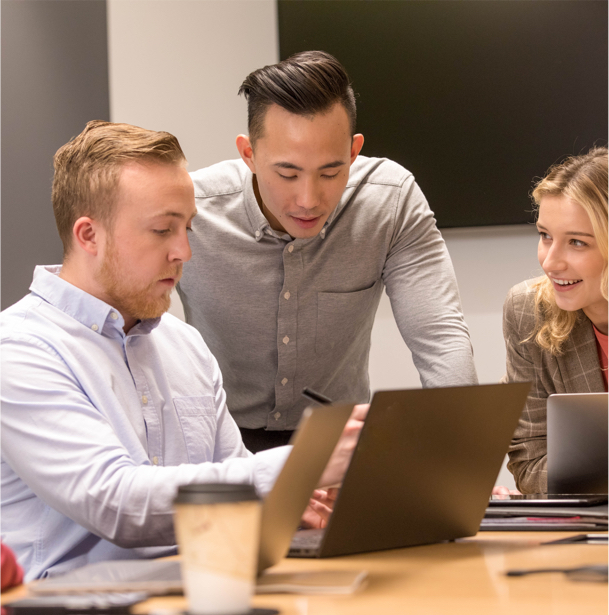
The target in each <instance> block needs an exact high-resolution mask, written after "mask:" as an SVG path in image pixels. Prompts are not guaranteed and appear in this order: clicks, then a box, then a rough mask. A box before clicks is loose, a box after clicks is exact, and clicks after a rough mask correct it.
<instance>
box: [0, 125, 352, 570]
mask: <svg viewBox="0 0 609 615" xmlns="http://www.w3.org/2000/svg"><path fill="white" fill-rule="evenodd" d="M54 163H55V175H54V180H53V197H52V200H53V209H54V213H55V218H56V221H57V228H58V230H59V234H60V236H61V239H62V242H63V245H64V260H63V265H62V266H50V267H37V268H36V270H35V272H34V280H33V283H32V285H31V287H30V290H31V292H30V294H29V295H27V296H26V297H24V298H23V299H22V300H21V301H19V302H18V303H16V304H15V305H13V306H11V307H10V308H8V309H7V310H5V311H4V312H2V317H1V326H2V414H1V418H2V485H1V486H2V492H1V493H2V537H3V540H4V541H5V542H6V543H7V544H8V545H9V546H10V547H11V548H12V549H13V550H14V551H15V553H16V554H17V557H18V559H19V563H20V564H21V566H22V567H23V568H24V570H25V572H26V581H29V580H31V579H34V578H38V577H40V576H46V575H48V574H58V573H60V572H63V571H66V570H69V569H71V568H75V567H77V566H82V565H84V564H87V563H91V562H96V561H101V560H108V559H123V558H134V557H154V556H158V555H165V554H169V553H171V552H172V551H173V550H174V546H173V545H175V536H174V531H173V520H172V500H173V497H174V495H175V492H176V489H177V487H178V486H180V485H185V484H189V483H202V482H203V483H204V482H224V481H225V482H233V483H236V482H238V483H249V484H253V485H255V486H256V488H257V490H258V491H259V493H261V494H262V495H264V494H265V493H267V492H268V491H269V490H270V488H271V487H272V485H273V482H274V480H275V478H276V476H277V474H278V473H279V470H280V469H281V467H282V465H283V462H284V460H285V459H286V457H287V455H288V453H289V450H290V449H289V448H286V447H282V448H277V449H274V450H273V451H267V452H265V453H260V454H257V455H252V454H251V453H249V452H248V451H247V449H246V448H245V446H244V445H243V442H242V440H241V436H240V434H239V429H238V428H237V425H236V424H235V422H234V420H233V419H232V417H231V416H230V414H229V412H228V409H227V407H226V395H225V393H224V389H223V387H222V376H221V374H220V370H219V368H218V364H217V362H216V360H215V359H214V357H213V355H212V354H211V352H210V351H209V349H208V348H207V346H206V344H205V342H204V341H203V339H202V338H201V336H200V335H199V333H198V332H197V331H196V330H195V329H193V328H192V327H190V326H189V325H187V324H185V323H183V322H182V321H180V320H178V319H177V318H174V317H173V316H171V315H167V314H165V315H164V312H165V311H166V310H167V308H168V307H169V296H170V293H171V291H172V289H173V288H174V287H175V285H176V284H177V282H178V280H179V279H180V276H181V274H182V265H183V263H184V262H185V261H187V260H188V259H189V258H190V256H191V251H190V246H189V242H188V232H189V230H190V224H191V220H192V218H193V217H194V215H195V213H196V209H195V201H194V190H193V184H192V181H191V180H190V178H189V175H188V173H187V171H186V160H185V158H184V154H183V153H182V150H181V148H180V145H179V143H178V141H177V139H176V138H175V137H174V136H173V135H170V134H169V133H166V132H154V131H151V130H144V129H142V128H137V127H135V126H130V125H127V124H110V123H108V122H100V121H95V122H89V124H87V127H86V128H85V130H84V131H83V132H82V133H81V134H80V135H78V136H77V137H75V138H74V139H73V140H71V141H70V142H69V143H67V144H66V145H64V146H63V147H62V148H60V149H59V151H58V152H57V153H56V155H55V160H54ZM359 416H360V418H361V417H363V414H362V413H360V414H359ZM360 428H361V421H351V422H350V424H348V426H347V428H346V429H345V433H344V434H343V438H342V439H341V441H340V443H339V445H338V447H337V450H336V451H335V455H334V457H333V459H331V460H330V463H329V464H328V466H327V468H326V471H325V473H324V476H322V480H321V484H325V485H330V484H334V483H336V482H337V481H339V480H340V478H341V476H342V473H343V472H344V469H345V468H346V461H347V460H348V457H349V452H350V451H351V450H352V449H353V446H354V443H355V441H356V439H357V435H358V432H359V429H360ZM341 451H342V452H341ZM323 497H324V496H321V499H322V501H320V502H314V503H313V504H312V506H313V508H314V510H315V512H316V513H318V514H319V516H320V518H322V517H324V516H325V517H327V514H329V509H328V508H327V507H326V506H325V505H324V502H323Z"/></svg>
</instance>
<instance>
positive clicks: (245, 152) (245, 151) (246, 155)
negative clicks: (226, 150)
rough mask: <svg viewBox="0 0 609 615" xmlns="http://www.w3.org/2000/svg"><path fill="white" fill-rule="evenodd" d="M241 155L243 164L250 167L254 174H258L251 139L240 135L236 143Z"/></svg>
mask: <svg viewBox="0 0 609 615" xmlns="http://www.w3.org/2000/svg"><path fill="white" fill-rule="evenodd" d="M235 143H236V144H237V149H238V150H239V154H240V156H241V158H242V159H243V162H245V164H246V165H247V166H248V168H249V170H250V171H251V172H252V173H256V165H255V164H254V149H253V147H252V144H251V143H250V138H249V137H247V136H246V135H239V136H238V137H237V140H236V141H235Z"/></svg>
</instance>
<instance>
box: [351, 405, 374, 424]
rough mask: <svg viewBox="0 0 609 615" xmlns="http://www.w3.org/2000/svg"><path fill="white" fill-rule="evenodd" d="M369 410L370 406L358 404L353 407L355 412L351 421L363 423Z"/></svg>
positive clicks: (352, 413)
mask: <svg viewBox="0 0 609 615" xmlns="http://www.w3.org/2000/svg"><path fill="white" fill-rule="evenodd" d="M369 408H370V404H357V405H355V406H353V411H352V412H351V416H350V417H349V420H355V421H363V420H364V419H365V418H366V415H367V414H368V409H369Z"/></svg>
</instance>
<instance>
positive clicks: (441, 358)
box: [383, 177, 478, 387]
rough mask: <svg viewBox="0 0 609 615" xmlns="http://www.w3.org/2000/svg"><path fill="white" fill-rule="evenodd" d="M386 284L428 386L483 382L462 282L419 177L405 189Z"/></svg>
mask: <svg viewBox="0 0 609 615" xmlns="http://www.w3.org/2000/svg"><path fill="white" fill-rule="evenodd" d="M395 215H396V218H395V225H394V229H395V230H394V236H393V237H392V241H391V247H390V251H389V254H388V256H387V260H386V263H385V267H384V270H383V280H384V282H385V285H386V288H387V294H388V295H389V299H390V301H391V307H392V310H393V314H394V316H395V319H396V322H397V325H398V328H399V330H400V333H401V334H402V337H403V338H404V341H405V342H406V344H407V346H408V348H409V349H410V351H411V353H412V358H413V361H414V364H415V366H416V368H417V370H418V372H419V375H420V378H421V384H422V385H423V386H424V387H445V386H459V385H470V384H477V382H478V378H477V375H476V369H475V367H474V361H473V355H472V346H471V342H470V339H469V332H468V329H467V325H466V324H465V320H464V318H463V313H462V311H461V301H460V298H459V291H458V288H457V280H456V277H455V272H454V270H453V266H452V262H451V260H450V256H449V254H448V250H447V249H446V245H445V243H444V240H443V238H442V236H441V234H440V232H439V231H438V229H437V228H436V224H435V220H434V217H433V212H432V211H431V210H430V209H429V205H428V204H427V200H426V199H425V196H424V195H423V193H422V191H421V189H420V188H419V186H418V185H417V184H416V183H415V181H414V179H413V178H412V177H410V178H409V179H407V180H406V181H405V182H404V184H403V185H402V188H401V191H400V194H399V197H398V201H397V204H396V214H395Z"/></svg>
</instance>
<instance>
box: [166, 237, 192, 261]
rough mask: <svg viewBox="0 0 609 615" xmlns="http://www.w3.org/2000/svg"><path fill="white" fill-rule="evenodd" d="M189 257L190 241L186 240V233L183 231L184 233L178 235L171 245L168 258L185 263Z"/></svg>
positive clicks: (190, 252) (190, 251)
mask: <svg viewBox="0 0 609 615" xmlns="http://www.w3.org/2000/svg"><path fill="white" fill-rule="evenodd" d="M191 257H192V250H191V248H190V242H189V241H188V234H187V233H186V232H184V234H181V235H180V237H178V238H177V239H176V242H175V243H174V245H173V246H172V250H171V253H170V255H169V260H171V261H176V260H178V261H182V262H183V263H185V262H186V261H189V260H190V259H191Z"/></svg>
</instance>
